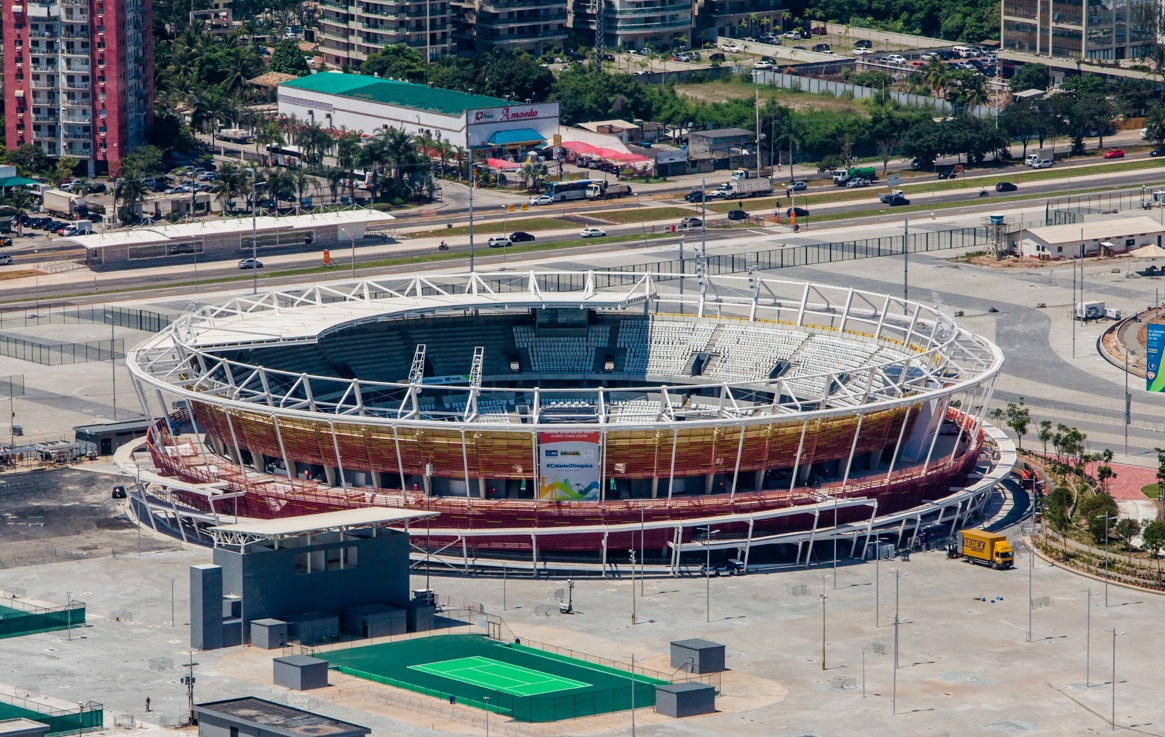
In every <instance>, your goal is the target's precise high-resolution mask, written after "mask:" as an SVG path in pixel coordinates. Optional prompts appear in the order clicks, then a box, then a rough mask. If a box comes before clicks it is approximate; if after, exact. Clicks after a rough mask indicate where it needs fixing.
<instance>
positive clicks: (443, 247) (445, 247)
mask: <svg viewBox="0 0 1165 737" xmlns="http://www.w3.org/2000/svg"><path fill="white" fill-rule="evenodd" d="M437 250H438V251H448V250H449V244H448V243H446V242H445V241H441V242H440V243H439V244H438V245H437Z"/></svg>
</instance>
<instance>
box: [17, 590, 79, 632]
mask: <svg viewBox="0 0 1165 737" xmlns="http://www.w3.org/2000/svg"><path fill="white" fill-rule="evenodd" d="M84 624H85V602H83V601H77V600H75V599H74V600H73V601H72V602H71V603H70V604H68V605H65V606H59V607H43V606H40V605H38V604H33V603H31V602H27V601H24V600H22V599H19V598H15V597H11V596H5V597H4V598H0V640H2V639H6V638H9V637H21V636H23V635H31V634H35V633H37V632H53V631H56V630H63V629H67V628H69V627H79V626H82V625H84Z"/></svg>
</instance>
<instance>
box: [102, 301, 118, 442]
mask: <svg viewBox="0 0 1165 737" xmlns="http://www.w3.org/2000/svg"><path fill="white" fill-rule="evenodd" d="M105 314H107V315H109V379H110V383H111V385H112V386H113V421H114V422H117V356H116V355H114V352H113V349H114V345H115V343H116V335H117V334H116V332H115V330H114V324H113V314H112V313H109V312H107V313H105Z"/></svg>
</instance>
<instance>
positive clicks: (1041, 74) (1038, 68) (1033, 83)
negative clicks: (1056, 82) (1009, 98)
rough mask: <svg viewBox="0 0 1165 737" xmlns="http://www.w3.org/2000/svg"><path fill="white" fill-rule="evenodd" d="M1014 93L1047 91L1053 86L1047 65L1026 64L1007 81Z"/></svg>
mask: <svg viewBox="0 0 1165 737" xmlns="http://www.w3.org/2000/svg"><path fill="white" fill-rule="evenodd" d="M1007 84H1008V86H1010V87H1011V91H1012V92H1023V91H1024V90H1046V89H1048V88H1049V87H1051V86H1052V73H1051V70H1049V69H1048V66H1047V65H1046V64H1024V65H1023V66H1021V67H1020V68H1019V69H1017V70H1016V72H1015V74H1013V75H1012V77H1011V79H1009V80H1008V81H1007Z"/></svg>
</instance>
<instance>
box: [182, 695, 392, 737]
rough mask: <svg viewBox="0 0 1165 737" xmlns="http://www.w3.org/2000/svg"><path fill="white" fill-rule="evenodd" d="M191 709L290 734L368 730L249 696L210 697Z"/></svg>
mask: <svg viewBox="0 0 1165 737" xmlns="http://www.w3.org/2000/svg"><path fill="white" fill-rule="evenodd" d="M195 709H196V710H197V711H198V713H200V714H214V715H217V716H222V717H226V718H228V719H232V720H236V721H239V722H244V723H246V724H248V725H253V726H255V727H259V728H261V729H264V730H269V731H272V732H275V733H276V734H281V735H291V736H293V737H327V736H328V735H349V734H353V733H355V734H368V733H369V732H371V731H372V730H370V729H368V728H367V727H361V726H360V725H359V724H352V723H351V722H341V721H340V720H339V719H331V718H329V717H325V716H321V715H319V714H313V713H311V712H310V711H304V710H303V709H296V708H295V707H292V706H284V705H283V704H276V703H274V702H272V701H266V700H264V699H256V698H251V697H246V698H241V699H228V700H226V701H212V702H210V703H207V704H199V705H198V706H196V707H195Z"/></svg>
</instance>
